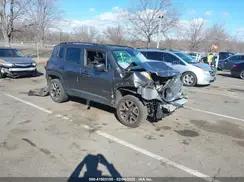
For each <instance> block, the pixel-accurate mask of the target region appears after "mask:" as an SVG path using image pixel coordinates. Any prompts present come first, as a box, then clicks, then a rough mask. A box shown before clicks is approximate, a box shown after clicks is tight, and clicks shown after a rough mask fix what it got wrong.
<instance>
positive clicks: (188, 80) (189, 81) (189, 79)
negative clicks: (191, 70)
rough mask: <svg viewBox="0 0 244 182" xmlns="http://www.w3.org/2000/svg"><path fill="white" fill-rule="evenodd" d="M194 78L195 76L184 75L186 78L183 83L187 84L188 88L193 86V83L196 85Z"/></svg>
mask: <svg viewBox="0 0 244 182" xmlns="http://www.w3.org/2000/svg"><path fill="white" fill-rule="evenodd" d="M194 79H195V78H194V76H193V75H191V74H186V75H184V77H183V83H184V84H185V85H188V86H191V85H193V83H194Z"/></svg>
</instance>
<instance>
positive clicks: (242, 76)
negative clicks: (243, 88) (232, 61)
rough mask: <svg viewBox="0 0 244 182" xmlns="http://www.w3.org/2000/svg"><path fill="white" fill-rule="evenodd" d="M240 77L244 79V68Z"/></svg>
mask: <svg viewBox="0 0 244 182" xmlns="http://www.w3.org/2000/svg"><path fill="white" fill-rule="evenodd" d="M240 78H241V79H243V80H244V70H242V71H241V73H240Z"/></svg>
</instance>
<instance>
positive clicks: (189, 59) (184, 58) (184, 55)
mask: <svg viewBox="0 0 244 182" xmlns="http://www.w3.org/2000/svg"><path fill="white" fill-rule="evenodd" d="M175 54H176V55H177V56H179V57H180V58H181V59H183V60H184V61H185V62H187V63H190V64H191V63H195V62H197V61H196V60H195V59H193V58H192V57H191V56H188V55H187V54H184V53H182V52H176V53H175Z"/></svg>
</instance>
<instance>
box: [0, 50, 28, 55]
mask: <svg viewBox="0 0 244 182" xmlns="http://www.w3.org/2000/svg"><path fill="white" fill-rule="evenodd" d="M23 56H24V55H23V54H22V53H21V52H20V51H18V50H16V49H0V57H23Z"/></svg>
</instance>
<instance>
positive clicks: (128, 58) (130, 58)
mask: <svg viewBox="0 0 244 182" xmlns="http://www.w3.org/2000/svg"><path fill="white" fill-rule="evenodd" d="M112 53H113V57H114V59H115V60H116V62H117V63H118V64H119V66H120V67H122V68H124V69H127V68H128V67H129V66H130V65H131V64H133V63H134V64H136V65H140V64H141V63H143V62H147V61H148V60H147V59H146V58H145V57H144V56H143V55H142V54H141V53H140V52H138V51H135V50H133V49H123V50H114V51H112Z"/></svg>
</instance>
